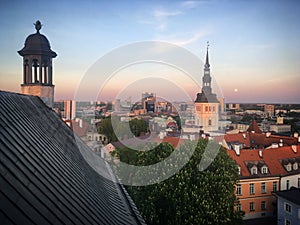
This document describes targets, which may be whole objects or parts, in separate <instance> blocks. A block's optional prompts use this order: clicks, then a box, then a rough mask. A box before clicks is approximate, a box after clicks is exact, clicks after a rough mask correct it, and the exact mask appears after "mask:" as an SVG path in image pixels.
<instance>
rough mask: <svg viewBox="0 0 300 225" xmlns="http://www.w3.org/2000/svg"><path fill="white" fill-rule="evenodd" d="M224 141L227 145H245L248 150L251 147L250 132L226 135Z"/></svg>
mask: <svg viewBox="0 0 300 225" xmlns="http://www.w3.org/2000/svg"><path fill="white" fill-rule="evenodd" d="M224 139H225V141H226V142H227V143H229V142H239V143H242V144H245V147H246V148H249V147H250V137H249V133H248V132H245V133H238V134H226V135H225V136H224Z"/></svg>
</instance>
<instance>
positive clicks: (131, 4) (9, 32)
mask: <svg viewBox="0 0 300 225" xmlns="http://www.w3.org/2000/svg"><path fill="white" fill-rule="evenodd" d="M299 15H300V1H297V0H294V1H292V0H288V1H229V0H228V1H226V0H223V1H221V0H219V1H218V0H216V1H206V0H203V1H126V0H125V1H100V0H94V1H64V0H62V1H43V0H41V1H32V0H27V1H14V0H11V1H5V0H4V1H1V2H0V28H1V29H0V40H1V41H0V49H1V51H0V89H1V90H7V91H15V92H20V84H21V82H22V57H21V56H19V55H18V53H17V51H18V50H20V49H22V48H23V46H24V41H25V39H26V37H27V36H28V35H29V34H32V33H35V29H34V25H33V23H35V21H36V20H40V21H41V22H42V24H43V27H42V30H41V33H42V34H44V35H46V36H47V38H48V39H49V41H50V44H51V48H52V50H54V51H55V52H57V54H58V56H57V57H56V58H55V59H54V84H55V100H62V99H72V98H74V95H75V93H76V90H77V87H78V86H80V82H81V80H82V78H83V77H84V76H85V74H86V72H87V71H88V70H89V68H90V67H91V66H92V65H94V63H95V62H97V60H99V59H100V58H101V57H102V56H104V55H105V54H107V53H109V52H111V51H114V50H115V49H117V48H119V47H121V46H124V45H128V44H132V43H135V42H143V41H163V42H167V43H171V44H175V45H178V46H180V47H182V48H184V49H186V50H188V51H190V52H191V53H192V54H194V55H195V56H197V57H199V58H200V59H201V60H202V61H204V58H205V52H206V42H207V41H209V43H210V47H209V54H210V64H211V73H212V75H213V79H214V82H216V83H217V88H218V89H219V90H216V91H215V92H217V93H223V96H224V97H225V101H226V102H259V103H300V19H299V18H300V17H299ZM199 68H200V69H199V77H198V79H199V80H197V82H198V83H199V84H200V85H201V84H202V80H201V79H202V75H203V65H200V67H199ZM149 74H150V75H151V74H155V75H153V76H154V77H155V76H160V79H161V81H163V80H164V81H163V82H160V81H159V80H157V79H156V78H155V79H152V80H151V79H150V80H149V79H148V78H149V77H147V76H146V75H148V76H149ZM158 74H159V75H158ZM99 76H104V77H101V79H100V78H99V80H105V79H106V81H107V79H108V78H109V75H107V74H105V75H104V74H101V75H99ZM144 76H145V77H144ZM185 76H186V75H185V74H183V73H182V72H180V71H179V70H177V69H174V68H171V67H169V66H167V65H151V66H149V64H147V65H146V64H145V65H144V67H143V65H140V64H139V65H133V66H129V67H126V68H125V69H124V70H120V71H119V72H118V73H116V74H115V76H114V77H112V78H111V79H110V80H109V82H107V86H105V87H104V88H102V90H103V91H104V90H105V91H106V93H105V95H103V98H105V99H102V100H111V99H114V98H115V97H116V94H115V93H113V92H111V93H110V92H109V91H110V90H111V89H112V88H115V89H117V92H118V90H119V89H122V88H123V89H124V85H129V84H128V83H126V82H128V79H130V77H135V78H133V79H136V78H137V77H138V78H139V81H138V82H137V83H136V85H132V89H135V88H137V87H143V86H142V85H140V84H141V83H144V84H145V83H146V84H147V85H146V86H145V87H143V89H145V90H144V91H149V92H156V93H157V94H158V95H161V96H162V97H163V95H164V94H165V92H168V93H170V91H169V89H171V86H170V84H168V80H172V77H177V78H178V79H177V78H176V79H177V80H178V83H176V82H175V83H176V84H173V83H172V85H175V86H177V87H178V85H179V84H180V85H179V86H180V88H181V89H183V90H185V91H186V92H188V94H189V95H191V96H193V95H194V96H195V97H196V92H199V91H200V90H198V89H197V85H194V86H193V85H192V84H191V80H189V79H185ZM143 78H145V80H144V82H143ZM164 82H166V84H164ZM158 83H159V84H160V85H157V84H158ZM151 85H152V86H151ZM143 89H141V90H143ZM146 89H147V90H146ZM175 89H176V88H175ZM172 90H174V89H173V88H172ZM139 91H140V90H139ZM126 94H128V95H129V94H130V93H126ZM132 94H133V95H134V93H132ZM172 96H173V100H176V99H181V97H182V93H181V92H180V91H175V92H174V93H172Z"/></svg>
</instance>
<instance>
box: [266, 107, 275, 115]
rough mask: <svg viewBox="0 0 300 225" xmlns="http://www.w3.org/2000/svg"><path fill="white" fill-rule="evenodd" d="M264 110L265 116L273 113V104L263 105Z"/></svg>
mask: <svg viewBox="0 0 300 225" xmlns="http://www.w3.org/2000/svg"><path fill="white" fill-rule="evenodd" d="M264 111H265V114H266V116H268V117H271V116H274V115H275V106H274V105H264Z"/></svg>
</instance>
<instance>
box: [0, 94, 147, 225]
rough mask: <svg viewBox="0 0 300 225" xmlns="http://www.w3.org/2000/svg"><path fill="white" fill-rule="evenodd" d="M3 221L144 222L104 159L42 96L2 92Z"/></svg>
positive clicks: (0, 220) (0, 167)
mask: <svg viewBox="0 0 300 225" xmlns="http://www.w3.org/2000/svg"><path fill="white" fill-rule="evenodd" d="M0 101H1V104H0V115H1V116H0V124H1V129H0V135H1V139H0V143H1V148H0V154H1V156H0V158H1V160H0V171H1V173H0V179H1V180H0V186H1V189H0V194H1V197H0V223H1V224H144V221H143V219H142V218H141V216H140V214H139V212H138V210H137V209H136V207H135V205H134V204H133V202H132V200H131V199H130V197H129V196H128V194H127V192H126V191H125V189H124V188H123V186H122V185H120V184H119V183H116V182H113V180H114V178H115V177H114V175H113V174H112V172H111V170H110V167H109V166H108V165H107V164H106V163H105V161H104V160H102V159H100V158H99V160H98V161H97V162H98V164H97V167H98V171H101V173H102V174H103V175H105V176H106V177H107V178H112V179H106V178H104V176H101V175H100V174H99V173H97V172H96V171H95V170H93V169H92V168H91V167H90V165H89V164H88V163H87V161H86V160H85V159H84V157H83V154H88V155H90V157H98V156H97V155H95V154H94V153H93V152H92V151H90V149H88V147H87V146H86V145H85V144H84V143H82V142H81V141H80V139H79V138H77V137H76V136H75V135H74V133H73V132H72V130H71V129H70V127H68V126H67V125H66V124H65V123H64V122H63V121H62V120H61V119H60V118H59V117H58V116H57V115H56V113H55V112H54V111H52V110H51V109H50V108H48V107H47V106H46V105H45V104H44V103H43V102H42V101H41V100H40V98H38V97H34V96H28V95H21V94H16V93H9V92H2V91H1V92H0Z"/></svg>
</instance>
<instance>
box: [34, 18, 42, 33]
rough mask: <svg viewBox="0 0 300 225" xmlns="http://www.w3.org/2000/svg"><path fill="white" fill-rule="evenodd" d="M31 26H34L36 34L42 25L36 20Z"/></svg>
mask: <svg viewBox="0 0 300 225" xmlns="http://www.w3.org/2000/svg"><path fill="white" fill-rule="evenodd" d="M33 25H35V29H36V32H37V33H39V32H40V29H42V24H41V22H40V21H39V20H37V21H36V22H35V23H34V24H33Z"/></svg>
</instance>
